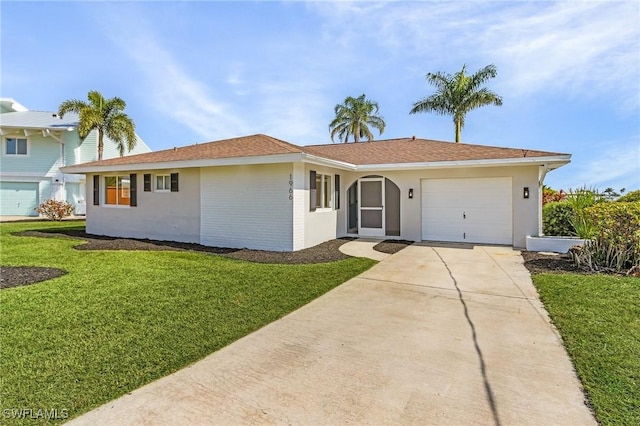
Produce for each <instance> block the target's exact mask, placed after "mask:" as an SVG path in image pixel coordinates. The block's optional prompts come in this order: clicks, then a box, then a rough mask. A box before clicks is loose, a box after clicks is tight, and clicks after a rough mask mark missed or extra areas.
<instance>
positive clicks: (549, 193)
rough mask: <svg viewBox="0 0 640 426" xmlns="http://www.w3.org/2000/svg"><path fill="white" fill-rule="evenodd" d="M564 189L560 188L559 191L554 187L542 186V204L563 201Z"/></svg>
mask: <svg viewBox="0 0 640 426" xmlns="http://www.w3.org/2000/svg"><path fill="white" fill-rule="evenodd" d="M566 195H567V194H565V193H564V191H563V190H562V189H561V190H560V191H556V190H555V189H551V188H549V187H547V186H545V187H544V188H542V205H543V206H544V205H547V204H548V203H554V202H556V201H563V200H564V199H565V198H566Z"/></svg>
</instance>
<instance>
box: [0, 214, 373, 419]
mask: <svg viewBox="0 0 640 426" xmlns="http://www.w3.org/2000/svg"><path fill="white" fill-rule="evenodd" d="M52 227H70V228H78V227H80V228H83V227H84V223H82V222H81V223H78V222H67V223H65V222H63V223H56V224H53V223H51V222H28V223H3V224H1V225H0V231H1V238H2V239H1V250H2V251H1V256H2V257H1V263H2V265H4V266H24V265H27V266H42V267H52V268H60V269H64V270H66V271H68V274H66V275H64V276H62V277H59V278H55V279H53V280H49V281H44V282H40V283H37V284H33V285H28V286H24V287H18V288H12V289H4V290H1V291H0V321H1V322H0V325H1V333H0V390H1V401H0V405H1V408H2V409H3V410H7V409H9V410H10V409H32V410H34V411H33V412H34V413H36V412H37V410H38V409H42V410H57V411H58V414H61V413H62V415H60V416H59V417H64V413H68V415H69V417H70V418H71V417H75V416H78V415H80V414H82V413H83V412H86V411H88V410H90V409H92V408H95V407H97V406H99V405H101V404H103V403H106V402H108V401H110V400H112V399H114V398H117V397H119V396H121V395H123V394H125V393H127V392H130V391H132V390H134V389H136V388H138V387H140V386H142V385H144V384H146V383H149V382H151V381H153V380H155V379H158V378H160V377H162V376H165V375H167V374H169V373H171V372H173V371H176V370H178V369H180V368H182V367H185V366H186V365H189V364H191V363H193V362H194V361H197V360H199V359H201V358H203V357H204V356H206V355H208V354H210V353H212V352H214V351H216V350H218V349H220V348H222V347H224V346H226V345H228V344H229V343H231V342H233V341H235V340H237V339H239V338H240V337H242V336H245V335H246V334H248V333H251V332H252V331H254V330H257V329H259V328H260V327H262V326H264V325H266V324H268V323H270V322H272V321H274V320H276V319H278V318H280V317H282V316H284V315H286V314H288V313H289V312H292V311H293V310H295V309H297V308H299V307H300V306H302V305H304V304H306V303H308V302H309V301H311V300H313V299H315V298H317V297H318V296H320V295H322V294H323V293H325V292H327V291H328V290H330V289H332V288H334V287H336V286H337V285H339V284H341V283H343V282H345V281H347V280H348V279H350V278H351V277H353V276H355V275H358V274H359V273H361V272H363V271H365V270H366V269H368V268H370V267H371V266H372V265H373V264H374V263H375V262H374V261H372V260H368V259H361V258H349V259H346V260H341V261H337V262H331V263H321V264H313V265H272V264H257V263H249V262H245V261H239V260H233V259H228V258H224V257H221V256H218V255H213V254H205V253H196V252H188V251H80V250H75V249H73V248H72V247H73V246H74V245H77V244H79V243H81V241H78V240H74V239H69V238H62V237H60V238H38V237H23V236H20V237H18V236H14V235H11V233H12V232H17V231H24V230H38V229H44V228H52ZM62 410H66V411H62ZM3 413H4V414H6V413H5V412H4V411H3ZM26 420H29V419H28V418H27V419H26ZM19 422H20V420H19V419H15V418H7V415H4V417H3V419H2V423H3V424H6V423H19Z"/></svg>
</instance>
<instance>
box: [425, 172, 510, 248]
mask: <svg viewBox="0 0 640 426" xmlns="http://www.w3.org/2000/svg"><path fill="white" fill-rule="evenodd" d="M512 223H513V222H512V189H511V178H510V177H505V178H472V179H424V180H422V239H423V240H428V241H451V242H468V243H486V244H508V245H511V244H513V238H512V232H513V227H512Z"/></svg>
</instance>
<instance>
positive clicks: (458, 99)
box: [409, 64, 502, 142]
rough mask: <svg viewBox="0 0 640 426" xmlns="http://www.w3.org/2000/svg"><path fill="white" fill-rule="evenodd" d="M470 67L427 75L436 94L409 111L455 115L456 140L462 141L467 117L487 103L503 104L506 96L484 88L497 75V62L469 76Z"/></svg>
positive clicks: (417, 103)
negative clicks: (484, 84) (451, 72)
mask: <svg viewBox="0 0 640 426" xmlns="http://www.w3.org/2000/svg"><path fill="white" fill-rule="evenodd" d="M466 68H467V66H466V65H463V66H462V70H460V71H459V72H457V73H455V74H453V75H451V74H444V73H441V72H437V73H435V74H432V73H429V74H427V81H428V82H429V84H431V85H432V86H435V88H436V93H434V94H433V95H431V96H427V97H426V98H424V99H421V100H419V101H418V102H416V103H414V104H413V108H411V111H409V114H416V113H418V112H435V113H436V114H440V115H451V116H453V122H454V124H455V126H456V142H460V133H461V132H462V127H464V118H465V116H466V115H467V113H468V112H469V111H471V110H472V109H476V108H479V107H481V106H485V105H496V106H500V105H502V98H501V97H500V96H498V95H497V94H495V93H494V92H492V91H491V90H489V89H487V88H486V87H480V86H481V85H482V84H483V83H485V82H486V81H487V80H489V79H491V78H495V77H496V75H497V73H498V72H497V70H496V67H495V65H493V64H492V65H487V66H486V67H484V68H482V69H481V70H479V71H478V72H476V73H475V74H473V75H466V73H465V71H466Z"/></svg>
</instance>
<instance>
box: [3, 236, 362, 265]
mask: <svg viewBox="0 0 640 426" xmlns="http://www.w3.org/2000/svg"><path fill="white" fill-rule="evenodd" d="M14 235H19V236H31V237H45V238H50V237H66V238H74V239H81V240H84V241H86V243H84V244H79V245H77V246H75V247H74V248H75V249H77V250H152V251H154V250H170V251H185V250H188V251H198V252H205V253H215V254H219V255H222V256H226V257H230V258H233V259H240V260H246V261H249V262H257V263H284V264H303V263H324V262H333V261H336V260H342V259H346V258H347V257H349V256H347V255H345V254H344V253H342V252H341V251H340V250H338V247H340V246H341V245H342V244H344V243H346V242H347V241H350V240H353V238H340V239H337V240H332V241H327V242H324V243H322V244H318V245H317V246H314V247H310V248H307V249H304V250H299V251H295V252H279V251H265V250H248V249H232V248H225V247H209V246H203V245H200V244H194V243H178V242H173V241H156V240H148V239H133V238H114V237H106V236H102V235H92V234H87V233H86V232H85V231H82V230H78V229H51V230H46V231H24V232H18V233H15V234H14Z"/></svg>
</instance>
